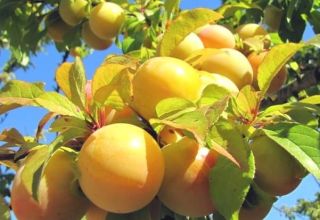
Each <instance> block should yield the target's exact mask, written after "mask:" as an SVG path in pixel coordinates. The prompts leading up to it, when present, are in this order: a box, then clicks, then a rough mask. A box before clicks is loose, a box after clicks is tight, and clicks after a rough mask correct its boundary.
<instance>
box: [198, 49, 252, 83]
mask: <svg viewBox="0 0 320 220" xmlns="http://www.w3.org/2000/svg"><path fill="white" fill-rule="evenodd" d="M195 68H197V69H199V70H204V71H207V72H210V73H217V74H220V75H223V76H225V77H227V78H229V79H230V80H231V81H233V82H234V83H235V84H236V85H237V87H238V88H239V89H241V88H242V87H244V86H245V85H249V84H251V83H252V78H253V70H252V67H251V65H250V63H249V61H248V59H247V58H246V57H245V56H244V55H243V54H242V53H240V52H239V51H237V50H235V49H230V48H223V49H217V50H212V51H211V52H208V53H206V54H204V55H203V58H201V61H200V62H199V63H198V64H197V65H196V66H195Z"/></svg>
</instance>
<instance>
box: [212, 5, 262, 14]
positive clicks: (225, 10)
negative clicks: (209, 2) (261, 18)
mask: <svg viewBox="0 0 320 220" xmlns="http://www.w3.org/2000/svg"><path fill="white" fill-rule="evenodd" d="M252 8H256V9H260V10H262V9H261V8H260V7H259V6H258V5H254V4H248V3H246V2H232V3H230V4H224V5H222V6H221V7H220V8H218V10H217V11H218V12H219V13H221V14H222V15H223V16H225V17H229V16H233V15H234V13H235V12H236V11H237V10H242V9H252Z"/></svg>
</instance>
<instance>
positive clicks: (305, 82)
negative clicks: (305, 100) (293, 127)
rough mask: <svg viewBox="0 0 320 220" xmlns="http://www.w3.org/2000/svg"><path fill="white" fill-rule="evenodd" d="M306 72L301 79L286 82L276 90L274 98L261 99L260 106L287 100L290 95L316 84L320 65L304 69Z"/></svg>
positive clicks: (319, 80)
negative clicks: (286, 83)
mask: <svg viewBox="0 0 320 220" xmlns="http://www.w3.org/2000/svg"><path fill="white" fill-rule="evenodd" d="M305 72H306V73H305V74H304V76H303V77H302V78H301V79H297V80H295V81H294V82H292V83H290V84H288V85H287V86H285V87H284V88H282V89H281V90H280V91H279V92H278V94H277V95H278V96H277V98H276V99H274V100H272V99H270V98H268V99H265V100H263V101H262V104H261V107H262V108H265V107H268V106H271V105H276V104H282V103H285V102H287V100H288V98H289V97H290V96H292V95H294V96H297V95H298V93H299V92H300V91H302V90H304V89H307V88H310V87H312V86H315V85H317V84H318V83H319V82H320V66H317V67H316V68H313V69H311V70H306V71H305Z"/></svg>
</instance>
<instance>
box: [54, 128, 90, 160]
mask: <svg viewBox="0 0 320 220" xmlns="http://www.w3.org/2000/svg"><path fill="white" fill-rule="evenodd" d="M90 134H91V133H90V131H88V130H84V129H80V128H69V129H67V130H65V131H63V132H61V133H59V135H58V136H57V137H56V138H55V139H54V140H53V141H52V142H51V143H50V144H49V145H48V148H49V152H50V154H53V153H54V152H55V151H56V150H58V149H59V148H61V147H63V146H67V147H75V148H80V147H81V146H82V144H83V143H82V142H78V141H77V140H76V139H77V138H81V139H84V138H86V137H88V136H89V135H90ZM74 144H75V146H73V145H74Z"/></svg>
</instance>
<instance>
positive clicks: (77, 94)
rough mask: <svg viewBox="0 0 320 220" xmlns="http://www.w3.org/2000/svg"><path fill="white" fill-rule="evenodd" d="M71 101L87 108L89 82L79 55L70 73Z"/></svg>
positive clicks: (82, 107)
mask: <svg viewBox="0 0 320 220" xmlns="http://www.w3.org/2000/svg"><path fill="white" fill-rule="evenodd" d="M69 83H70V92H71V101H72V102H73V103H74V104H75V105H77V106H78V107H80V108H81V109H83V110H84V109H85V102H86V101H85V98H86V95H85V87H86V83H87V79H86V74H85V71H84V67H83V64H82V62H81V59H80V58H79V57H76V60H75V62H74V63H73V65H72V66H71V69H70V74H69Z"/></svg>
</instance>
